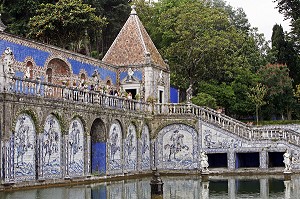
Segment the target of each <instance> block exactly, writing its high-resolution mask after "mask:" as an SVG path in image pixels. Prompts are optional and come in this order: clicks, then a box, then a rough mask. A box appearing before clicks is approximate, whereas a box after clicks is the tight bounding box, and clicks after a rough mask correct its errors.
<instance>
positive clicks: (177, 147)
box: [155, 124, 198, 169]
mask: <svg viewBox="0 0 300 199" xmlns="http://www.w3.org/2000/svg"><path fill="white" fill-rule="evenodd" d="M155 149H156V150H155V156H156V159H157V162H156V164H157V168H160V169H196V168H198V134H197V131H196V130H195V129H194V128H193V127H191V126H188V125H185V124H172V125H168V126H166V127H164V128H163V129H161V130H160V132H159V133H158V136H157V138H156V143H155Z"/></svg>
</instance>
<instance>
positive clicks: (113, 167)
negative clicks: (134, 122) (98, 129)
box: [107, 122, 123, 174]
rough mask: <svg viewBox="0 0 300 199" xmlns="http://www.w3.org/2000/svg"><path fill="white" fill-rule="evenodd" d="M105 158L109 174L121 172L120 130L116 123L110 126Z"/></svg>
mask: <svg viewBox="0 0 300 199" xmlns="http://www.w3.org/2000/svg"><path fill="white" fill-rule="evenodd" d="M107 158H108V164H109V172H110V173H112V174H113V173H121V172H122V167H123V164H122V130H121V126H120V124H119V123H118V122H115V123H113V124H112V125H111V127H110V130H109V137H108V141H107Z"/></svg>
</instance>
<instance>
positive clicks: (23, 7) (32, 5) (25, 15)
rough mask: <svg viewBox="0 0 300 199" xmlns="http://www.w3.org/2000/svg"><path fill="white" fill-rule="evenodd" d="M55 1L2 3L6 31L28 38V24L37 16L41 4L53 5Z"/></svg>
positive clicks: (37, 0)
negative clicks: (36, 12)
mask: <svg viewBox="0 0 300 199" xmlns="http://www.w3.org/2000/svg"><path fill="white" fill-rule="evenodd" d="M51 2H53V0H17V1H12V0H3V1H1V3H0V13H2V16H1V17H2V19H3V22H4V24H6V25H7V29H6V31H8V32H10V33H12V34H17V35H22V36H26V34H27V33H28V31H29V28H28V22H29V19H30V18H31V17H33V16H34V15H35V11H36V10H37V9H38V7H39V5H40V4H41V3H51Z"/></svg>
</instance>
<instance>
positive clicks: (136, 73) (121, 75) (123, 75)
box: [120, 70, 143, 81]
mask: <svg viewBox="0 0 300 199" xmlns="http://www.w3.org/2000/svg"><path fill="white" fill-rule="evenodd" d="M127 75H128V73H127V71H125V72H121V74H120V80H121V81H122V80H123V79H124V78H126V76H127ZM133 76H134V77H136V78H137V79H138V80H142V79H143V73H142V72H141V71H138V70H137V71H134V74H133Z"/></svg>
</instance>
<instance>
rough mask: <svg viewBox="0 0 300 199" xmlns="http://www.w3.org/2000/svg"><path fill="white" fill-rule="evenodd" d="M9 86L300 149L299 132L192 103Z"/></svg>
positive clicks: (30, 84)
mask: <svg viewBox="0 0 300 199" xmlns="http://www.w3.org/2000/svg"><path fill="white" fill-rule="evenodd" d="M8 85H9V86H8V91H9V92H13V93H16V94H23V95H32V96H40V97H45V98H53V99H55V100H66V101H70V102H77V103H89V104H94V105H98V106H101V107H106V108H114V109H119V110H127V111H141V112H151V111H152V109H153V112H154V114H162V115H194V116H196V117H198V118H200V119H201V120H202V121H205V122H208V123H211V124H214V125H216V126H218V127H219V128H222V129H224V130H226V131H229V132H231V133H233V134H235V135H237V136H239V137H242V138H244V139H247V140H274V141H277V140H285V141H287V142H289V143H291V144H295V145H298V146H300V134H299V133H298V132H296V131H293V130H290V129H284V128H263V127H260V128H258V127H252V126H249V125H247V124H245V123H243V122H241V121H238V120H236V119H233V118H231V117H229V116H227V115H225V114H222V113H220V112H218V111H215V110H213V109H211V108H208V107H199V106H196V105H194V104H191V103H187V104H171V103H170V104H160V103H157V104H155V105H154V106H152V105H151V104H149V103H145V102H141V101H136V100H132V99H126V98H123V97H118V96H112V95H107V94H102V93H100V92H97V91H89V90H88V89H76V88H70V87H66V86H63V85H54V84H50V83H45V82H41V81H40V80H29V79H23V78H18V77H14V78H12V79H11V80H10V81H9V82H8Z"/></svg>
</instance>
